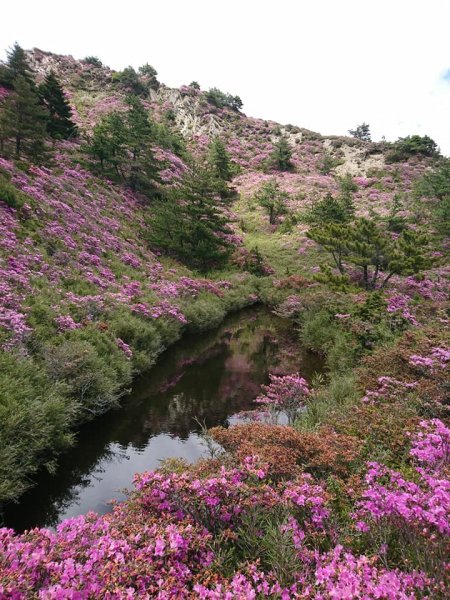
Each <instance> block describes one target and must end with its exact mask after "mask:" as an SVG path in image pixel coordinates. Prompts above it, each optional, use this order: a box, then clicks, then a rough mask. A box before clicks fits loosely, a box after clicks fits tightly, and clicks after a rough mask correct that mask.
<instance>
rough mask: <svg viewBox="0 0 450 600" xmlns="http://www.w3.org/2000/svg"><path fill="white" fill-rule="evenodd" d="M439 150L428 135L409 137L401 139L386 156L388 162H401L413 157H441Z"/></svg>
mask: <svg viewBox="0 0 450 600" xmlns="http://www.w3.org/2000/svg"><path fill="white" fill-rule="evenodd" d="M439 154H440V153H439V148H438V146H437V144H436V142H435V141H434V140H432V139H431V138H430V137H429V136H428V135H423V136H421V135H409V136H407V137H405V138H399V139H398V140H397V141H396V142H394V144H393V145H392V150H391V151H390V152H389V153H388V154H387V155H386V162H400V161H403V160H407V159H408V158H410V157H411V156H429V157H436V156H439Z"/></svg>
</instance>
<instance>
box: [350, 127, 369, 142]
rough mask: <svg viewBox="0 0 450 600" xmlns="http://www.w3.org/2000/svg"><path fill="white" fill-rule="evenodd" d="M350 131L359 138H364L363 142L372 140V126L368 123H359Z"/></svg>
mask: <svg viewBox="0 0 450 600" xmlns="http://www.w3.org/2000/svg"><path fill="white" fill-rule="evenodd" d="M348 132H349V134H350V135H351V136H353V137H354V138H356V139H358V140H362V141H363V142H370V141H372V138H371V135H370V128H369V125H368V124H367V123H361V125H358V126H357V127H356V129H349V130H348Z"/></svg>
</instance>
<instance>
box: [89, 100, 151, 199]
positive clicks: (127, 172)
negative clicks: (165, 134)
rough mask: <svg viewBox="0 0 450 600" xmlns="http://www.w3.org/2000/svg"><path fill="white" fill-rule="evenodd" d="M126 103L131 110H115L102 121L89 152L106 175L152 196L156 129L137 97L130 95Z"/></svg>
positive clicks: (98, 125)
mask: <svg viewBox="0 0 450 600" xmlns="http://www.w3.org/2000/svg"><path fill="white" fill-rule="evenodd" d="M127 104H128V107H129V108H128V111H126V112H119V111H115V112H112V113H109V114H108V115H106V116H105V117H103V118H102V119H101V120H100V122H99V123H98V124H97V125H96V126H95V127H94V131H93V135H92V137H91V139H90V141H89V143H88V145H87V148H86V151H87V152H88V153H89V154H91V155H92V156H93V157H94V158H95V159H97V160H98V161H99V163H100V168H101V170H102V172H104V173H105V174H106V175H108V176H110V177H115V178H118V179H121V180H122V181H124V182H125V183H126V184H127V185H129V186H130V188H131V189H132V190H134V191H138V192H141V193H143V194H146V195H149V196H151V195H152V194H153V193H154V192H155V181H157V180H158V176H157V165H156V161H155V158H154V156H153V142H154V133H155V132H154V127H153V125H152V123H151V122H150V120H149V118H148V114H147V111H146V110H145V108H144V106H143V104H142V102H141V101H140V99H139V98H138V97H137V96H129V97H128V98H127Z"/></svg>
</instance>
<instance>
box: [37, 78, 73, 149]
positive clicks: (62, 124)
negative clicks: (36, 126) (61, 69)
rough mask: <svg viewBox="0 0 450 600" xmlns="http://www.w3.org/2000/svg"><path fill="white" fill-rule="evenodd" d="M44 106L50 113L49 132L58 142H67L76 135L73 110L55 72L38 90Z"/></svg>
mask: <svg viewBox="0 0 450 600" xmlns="http://www.w3.org/2000/svg"><path fill="white" fill-rule="evenodd" d="M38 92H39V96H40V98H41V100H42V103H43V105H44V106H45V107H46V108H47V110H48V111H49V113H50V118H49V120H48V121H47V132H48V133H49V135H50V136H51V137H52V138H53V139H56V140H67V139H69V138H71V137H74V136H75V135H76V131H77V128H76V125H75V123H74V122H73V121H72V119H71V117H72V110H71V108H70V105H69V102H68V101H67V100H66V98H65V96H64V90H63V88H62V86H61V84H60V83H59V81H58V80H57V78H56V75H55V73H54V72H53V71H50V73H48V75H47V76H46V77H45V79H44V81H43V82H42V83H41V85H40V86H39V88H38Z"/></svg>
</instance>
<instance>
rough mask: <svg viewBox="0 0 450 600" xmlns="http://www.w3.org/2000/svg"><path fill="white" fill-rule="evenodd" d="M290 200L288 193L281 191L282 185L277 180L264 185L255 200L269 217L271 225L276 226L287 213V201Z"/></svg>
mask: <svg viewBox="0 0 450 600" xmlns="http://www.w3.org/2000/svg"><path fill="white" fill-rule="evenodd" d="M288 198H289V194H288V193H287V192H283V191H282V190H280V184H279V183H278V181H277V180H276V179H275V177H274V178H273V179H271V180H270V181H267V182H266V183H263V184H262V186H261V187H260V189H259V190H258V191H257V192H256V194H255V200H256V201H257V202H258V204H259V205H260V206H262V207H263V208H264V209H265V210H266V211H267V214H268V215H269V223H270V224H271V225H274V224H275V223H276V222H277V217H278V216H279V215H283V214H285V213H286V212H287V207H286V204H285V203H286V200H287V199H288Z"/></svg>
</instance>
